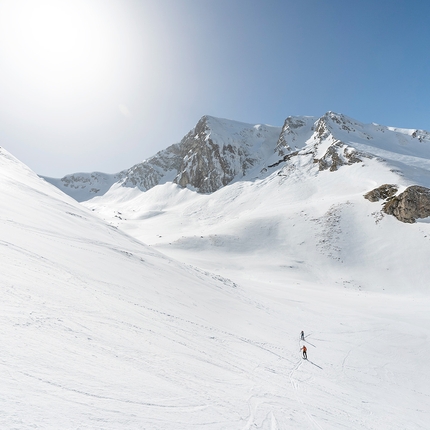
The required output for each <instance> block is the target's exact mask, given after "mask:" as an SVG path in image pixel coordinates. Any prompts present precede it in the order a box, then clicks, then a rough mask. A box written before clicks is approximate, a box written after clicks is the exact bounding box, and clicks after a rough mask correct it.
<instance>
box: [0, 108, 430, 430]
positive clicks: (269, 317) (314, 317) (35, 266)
mask: <svg viewBox="0 0 430 430" xmlns="http://www.w3.org/2000/svg"><path fill="white" fill-rule="evenodd" d="M205 118H206V119H205V121H204V122H205V124H206V125H208V124H209V123H210V124H212V125H211V127H213V128H215V126H214V124H218V128H217V129H216V131H217V132H215V130H212V129H210V130H209V129H206V128H204V129H203V131H201V132H200V134H198V133H197V134H196V133H195V131H194V132H193V133H191V134H190V135H189V138H187V139H188V140H187V139H185V138H184V139H185V140H187V142H188V143H189V144H190V145H191V142H192V139H194V140H195V141H197V140H199V142H200V143H201V142H206V143H205V145H210V144H211V143H210V142H216V144H217V146H219V145H220V142H224V143H223V145H224V146H222V147H223V148H228V145H230V146H231V147H232V148H233V151H230V150H228V151H227V150H226V151H221V152H219V155H220V157H219V158H218V159H219V160H223V159H224V158H223V157H225V158H227V155H226V154H227V152H230V153H231V154H234V156H232V157H231V158H230V161H231V164H228V165H229V166H232V165H233V164H234V163H237V162H238V160H240V156H241V155H239V152H240V153H241V154H242V155H243V154H244V153H245V152H247V155H246V157H245V158H246V160H251V161H249V164H246V168H245V169H243V170H240V169H239V170H233V171H232V172H234V175H233V179H231V180H230V182H228V183H227V185H226V184H223V185H221V186H220V187H218V188H217V189H216V190H215V191H213V192H211V193H208V192H205V193H199V192H197V191H196V189H197V187H195V186H191V185H190V184H187V185H188V186H181V185H180V184H179V182H180V181H179V178H180V176H178V174H179V173H180V172H183V171H186V172H190V173H189V174H190V175H191V176H192V177H193V178H197V176H198V175H197V173H198V172H197V171H196V172H195V173H196V175H194V174H192V172H193V166H198V165H199V163H201V162H202V161H201V160H206V158H205V157H206V155H204V154H209V152H207V153H206V152H205V151H206V149H205V150H202V151H200V149H199V148H200V147H199V148H195V151H194V152H193V151H191V152H189V156H188V158H186V159H182V161H181V163H188V164H187V166H188V167H189V168H187V169H185V170H181V167H179V169H178V170H177V173H176V174H175V175H173V173H174V172H173V170H172V169H170V170H166V169H164V168H161V170H160V171H159V172H161V173H163V172H170V173H165V176H163V178H164V179H161V180H159V182H158V185H155V184H154V185H155V186H152V187H146V186H145V187H139V186H135V187H132V186H124V185H125V183H126V182H124V181H125V178H126V177H127V176H126V175H124V176H122V174H121V175H119V176H117V177H116V178H114V175H112V176H106V177H105V178H104V179H103V180H104V181H105V186H106V189H105V190H106V192H104V191H103V192H104V195H102V196H99V197H95V198H92V199H88V196H89V194H88V193H87V191H86V189H85V188H83V189H80V191H79V193H81V194H80V196H81V198H80V200H87V201H85V202H84V203H82V204H78V203H77V202H76V201H75V200H73V199H71V198H70V197H68V196H66V195H64V194H63V193H62V192H60V191H59V190H58V189H57V188H55V187H53V186H52V185H50V184H48V183H46V182H45V181H43V180H42V179H40V178H39V177H37V175H35V174H34V173H33V172H31V171H30V170H29V169H28V168H26V167H25V166H24V165H22V164H21V163H20V162H19V161H18V160H16V159H14V158H13V156H11V155H10V154H8V153H7V152H6V151H5V150H3V149H2V150H1V152H0V197H1V200H0V201H1V202H2V203H1V204H2V210H1V212H0V244H1V245H2V246H0V252H1V259H2V271H1V272H0V285H1V291H2V300H1V301H0V307H1V312H0V317H1V325H0V327H1V329H0V333H1V344H2V349H1V351H2V352H0V357H1V362H0V363H1V367H0V369H1V375H0V376H1V379H2V387H3V390H2V394H1V402H0V405H1V411H2V414H0V427H2V428H11V429H12V428H16V429H30V428H43V429H59V428H60V429H63V428H65V429H66V428H67V429H80V428H91V429H142V428H145V429H175V430H176V429H179V430H180V429H190V428H199V429H200V428H201V429H254V428H257V429H270V430H273V429H295V428H304V429H344V428H350V429H363V430H364V429H366V430H367V429H378V430H380V429H426V428H428V421H429V419H430V410H429V409H428V403H429V401H430V370H429V367H428V366H427V365H426V357H427V356H428V355H429V353H430V346H429V345H430V344H429V342H428V340H429V333H430V319H429V317H428V309H429V305H430V294H429V288H428V284H427V280H428V279H429V275H430V269H429V266H428V264H427V261H428V258H429V256H430V224H429V223H428V218H420V219H417V221H416V222H415V223H412V224H409V223H403V222H400V221H399V220H397V219H396V218H395V217H394V216H391V215H388V214H386V213H384V212H383V211H382V208H383V204H384V200H380V201H373V202H372V201H370V200H368V199H365V198H364V194H366V193H367V192H368V191H370V190H373V189H375V188H376V187H378V186H380V185H382V184H395V185H396V186H397V190H398V192H397V194H399V193H402V192H403V191H404V190H405V189H407V187H409V186H410V185H413V184H417V185H422V186H429V180H428V172H429V169H428V165H427V163H428V160H429V159H430V157H429V155H430V154H429V153H428V143H429V142H428V140H429V138H428V135H427V134H426V133H425V132H420V131H413V130H412V131H408V130H399V129H393V128H388V127H383V126H376V125H363V124H360V123H358V122H356V121H354V120H352V119H349V118H346V117H344V116H341V115H338V114H334V113H328V114H326V115H325V116H324V117H322V118H319V119H318V118H309V117H291V118H288V119H287V120H286V122H285V124H284V127H282V128H281V127H280V128H278V129H277V130H276V129H275V128H270V127H267V126H261V129H262V130H263V131H261V134H259V133H260V131H258V128H253V127H254V126H251V127H248V126H243V125H240V123H239V124H238V123H234V122H232V123H229V122H228V121H227V120H217V119H212V118H209V117H205ZM229 124H230V125H231V130H236V131H237V130H242V131H243V130H248V131H247V132H246V133H245V132H244V133H245V135H246V136H245V137H246V138H244V140H243V141H242V143H239V141H240V137H238V136H240V131H239V132H238V133H236V134H235V132H233V133H231V132H229V133H227V131H226V130H227V129H228V127H230V125H229ZM252 130H255V131H252ZM248 132H249V134H247V133H248ZM258 134H259V135H258ZM257 135H258V136H257ZM197 136H200V137H197ZM204 136H206V137H204ZM208 136H209V137H208ZM231 136H235V137H234V138H233V137H231ZM249 136H251V137H249ZM228 139H231V140H230V141H229V140H228ZM248 139H251V140H248ZM185 140H183V141H182V142H184V141H185ZM228 142H230V143H228ZM197 146H198V145H197ZM219 147H221V146H219ZM242 147H244V148H245V149H243V150H242V149H241V148H242ZM174 148H177V147H175V146H173V147H171V148H170V149H169V151H170V152H169V153H170V154H171V155H172V158H174V154H175V151H176V149H174ZM190 148H191V147H190ZM239 149H240V150H239ZM166 151H167V150H166ZM166 154H167V153H165V154H164V155H163V157H164V161H166V160H167V158H168V155H166ZM238 157H239V158H238ZM215 158H216V157H215ZM199 160H200V161H199ZM233 162H234V163H233ZM166 163H167V161H166ZM196 163H197V164H196ZM208 163H209V161H208ZM160 164H162V162H161V161H160ZM234 165H235V166H239V167H240V168H242V167H243V164H241V162H239V164H234ZM181 166H182V164H181ZM178 172H179V173H178ZM219 172H220V171H217V173H216V172H214V173H213V175H212V176H211V183H217V179H216V178H217V177H218V178H221V177H222V176H220V175H219ZM169 175H171V176H169ZM217 175H218V176H217ZM89 176H90V177H91V175H89ZM191 176H190V177H191ZM168 177H169V178H170V179H169V180H168V179H167V178H168ZM119 178H121V179H119ZM175 178H178V179H177V180H175ZM225 178H227V177H226V176H225ZM91 181H92V179H91V178H90V179H89V181H88V184H90V183H91ZM109 181H110V182H109ZM127 181H128V179H127ZM101 182H103V181H101ZM108 183H111V185H109V184H108ZM221 183H222V181H221ZM127 184H128V185H132V182H127ZM136 184H137V183H136ZM75 185H76V186H78V183H75ZM90 185H91V186H92V185H94V184H93V183H92V184H90ZM182 185H184V184H182ZM76 190H78V189H76ZM107 190H108V191H107ZM200 191H202V190H200ZM206 191H207V190H206ZM85 193H87V194H86V196H85ZM101 193H102V192H100V194H101ZM160 251H161V252H160ZM301 330H304V331H305V335H306V337H305V341H300V339H299V333H300V331H301ZM302 345H306V346H307V347H308V358H309V359H308V360H307V361H305V360H302V358H301V353H300V348H301V346H302Z"/></svg>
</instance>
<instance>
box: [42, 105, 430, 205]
mask: <svg viewBox="0 0 430 430" xmlns="http://www.w3.org/2000/svg"><path fill="white" fill-rule="evenodd" d="M306 152H307V153H312V154H313V159H314V161H313V162H314V163H317V164H318V166H319V169H320V171H322V170H330V171H335V170H337V169H338V168H339V167H341V166H343V165H350V164H352V163H359V162H361V161H362V158H363V157H366V158H369V157H377V158H379V159H381V160H388V161H389V162H391V163H392V164H394V165H396V164H399V163H402V162H404V161H405V160H406V158H407V157H410V158H409V159H408V160H407V163H408V164H412V165H413V166H414V167H418V168H420V169H424V170H428V169H429V168H430V133H429V132H426V131H424V130H417V129H401V128H395V127H387V126H381V125H378V124H373V123H372V124H362V123H360V122H358V121H356V120H354V119H352V118H349V117H347V116H345V115H343V114H337V113H334V112H332V111H329V112H327V113H326V114H324V115H323V116H322V117H320V118H317V117H306V116H295V117H293V116H290V117H288V118H287V119H286V120H285V122H284V124H283V126H282V127H277V126H269V125H262V124H248V123H243V122H238V121H233V120H227V119H222V118H216V117H212V116H209V115H205V116H203V117H202V118H201V119H200V120H199V121H198V122H197V124H196V126H195V127H194V128H193V129H192V130H190V132H189V133H187V134H186V135H185V136H184V137H183V138H182V140H181V141H180V142H179V143H176V144H173V145H170V146H168V147H167V148H166V149H164V150H161V151H159V152H158V153H157V154H155V155H154V156H152V157H150V158H148V159H147V160H144V161H142V162H140V163H138V164H135V165H134V166H132V167H130V168H129V169H125V170H123V171H121V172H118V173H116V174H106V173H100V172H93V173H75V174H70V175H66V176H64V177H63V178H61V179H59V178H49V177H44V179H45V180H47V181H48V182H50V183H52V184H53V185H55V186H57V187H58V188H59V189H61V190H62V191H63V192H65V193H66V194H69V195H70V196H71V197H73V198H75V199H76V200H78V201H81V202H82V201H86V200H90V199H91V198H93V197H95V196H101V195H104V194H105V193H106V192H108V190H109V189H110V188H111V187H112V186H113V185H114V184H116V186H122V187H137V188H138V189H139V190H141V191H147V190H149V189H151V188H153V187H154V186H156V185H162V184H164V183H167V182H172V183H176V184H178V185H180V186H181V187H188V188H190V189H192V190H195V191H197V192H200V193H213V192H215V191H217V190H219V189H220V188H222V187H224V186H226V185H228V184H231V183H233V182H235V181H238V180H250V179H253V178H257V177H262V176H264V174H267V172H271V171H272V170H273V168H275V167H276V168H280V167H281V165H282V164H283V163H285V162H287V161H288V160H290V161H291V159H292V158H294V157H296V156H299V157H300V156H303V155H304V154H305V153H306ZM403 164H404V163H403ZM409 170H410V169H409ZM409 173H411V174H412V178H411V185H412V184H413V182H414V180H415V181H416V179H417V176H416V175H415V178H414V177H413V172H411V171H410V172H409ZM422 176H423V175H421V179H422ZM424 176H425V175H424ZM378 185H381V184H378ZM418 185H422V186H429V185H430V180H428V181H426V183H419V184H418Z"/></svg>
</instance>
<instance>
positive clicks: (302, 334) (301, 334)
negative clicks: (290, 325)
mask: <svg viewBox="0 0 430 430" xmlns="http://www.w3.org/2000/svg"><path fill="white" fill-rule="evenodd" d="M300 339H301V340H305V332H304V331H303V330H302V332H301V333H300Z"/></svg>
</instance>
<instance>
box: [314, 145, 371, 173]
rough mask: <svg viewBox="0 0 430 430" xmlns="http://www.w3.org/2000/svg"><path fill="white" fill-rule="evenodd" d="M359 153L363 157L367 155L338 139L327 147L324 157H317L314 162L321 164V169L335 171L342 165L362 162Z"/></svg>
mask: <svg viewBox="0 0 430 430" xmlns="http://www.w3.org/2000/svg"><path fill="white" fill-rule="evenodd" d="M358 155H360V156H361V157H363V156H366V155H365V154H359V153H358V152H357V151H356V150H355V149H353V148H349V147H348V146H347V145H345V144H344V143H343V142H341V141H340V140H338V141H335V142H334V143H333V144H332V145H330V146H329V147H328V148H327V151H326V153H325V154H324V156H323V157H321V158H320V159H315V160H314V162H315V163H318V164H319V170H320V171H323V170H328V169H330V171H331V172H334V171H336V170H337V169H339V167H341V166H344V165H350V164H354V163H361V162H362V159H361V158H359V157H358ZM366 157H368V156H366Z"/></svg>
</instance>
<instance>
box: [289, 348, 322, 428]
mask: <svg viewBox="0 0 430 430" xmlns="http://www.w3.org/2000/svg"><path fill="white" fill-rule="evenodd" d="M299 344H300V342H299ZM303 362H304V360H300V361H298V362H297V364H296V365H295V366H294V367H293V369H292V370H291V372H290V374H289V378H290V382H291V386H292V387H293V391H294V393H295V396H296V399H297V402H298V403H300V405H301V408H302V410H303V412H304V413H305V415H306V417H307V418H308V420H309V421H310V422H311V423H312V425H313V426H314V427H315V428H317V429H318V430H323V428H322V427H321V426H320V425H319V424H318V422H317V421H316V420H315V419H314V418H313V417H312V414H311V413H309V412H308V410H307V409H306V405H305V404H304V402H303V400H302V399H301V397H300V395H299V392H298V391H299V383H298V381H297V380H296V379H294V374H295V373H296V372H297V371H298V370H299V369H300V367H301V366H302V364H303Z"/></svg>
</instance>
